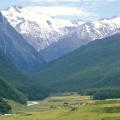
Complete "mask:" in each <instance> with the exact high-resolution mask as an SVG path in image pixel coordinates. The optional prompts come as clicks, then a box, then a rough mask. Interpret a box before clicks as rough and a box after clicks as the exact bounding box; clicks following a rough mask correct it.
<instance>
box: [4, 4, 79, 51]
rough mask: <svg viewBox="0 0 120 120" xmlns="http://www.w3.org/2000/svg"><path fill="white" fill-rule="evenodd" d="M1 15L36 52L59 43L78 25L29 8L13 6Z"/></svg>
mask: <svg viewBox="0 0 120 120" xmlns="http://www.w3.org/2000/svg"><path fill="white" fill-rule="evenodd" d="M2 14H3V15H4V16H5V17H6V18H7V19H8V21H9V22H10V24H11V25H12V26H13V27H14V28H15V29H16V30H17V31H18V32H19V33H21V34H22V35H23V36H24V38H25V39H26V40H27V42H28V43H29V44H31V45H32V46H33V47H34V48H35V49H36V50H37V51H40V50H42V49H44V48H46V47H47V46H49V45H50V44H52V43H54V42H57V41H59V39H60V38H61V37H63V36H64V35H66V34H68V33H69V32H70V31H71V30H72V29H74V28H76V27H77V26H78V25H79V24H75V23H72V22H71V21H69V20H61V19H55V18H53V17H50V16H48V15H45V14H42V13H41V11H36V10H34V8H31V7H25V8H22V7H17V6H13V7H10V8H8V9H6V10H3V11H2Z"/></svg>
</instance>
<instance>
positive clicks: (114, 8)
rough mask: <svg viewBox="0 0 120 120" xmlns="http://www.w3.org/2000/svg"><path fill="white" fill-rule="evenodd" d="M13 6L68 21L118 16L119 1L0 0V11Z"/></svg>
mask: <svg viewBox="0 0 120 120" xmlns="http://www.w3.org/2000/svg"><path fill="white" fill-rule="evenodd" d="M14 5H16V6H23V7H29V6H30V7H35V9H39V10H40V11H41V13H44V14H48V15H49V16H52V17H55V18H60V19H69V20H75V19H79V20H99V19H101V18H111V17H112V16H120V0H0V10H3V9H6V8H8V7H10V6H14Z"/></svg>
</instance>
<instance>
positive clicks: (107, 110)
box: [0, 92, 120, 120]
mask: <svg viewBox="0 0 120 120" xmlns="http://www.w3.org/2000/svg"><path fill="white" fill-rule="evenodd" d="M71 93H72V94H71ZM90 98H91V97H90V96H80V95H78V93H74V92H70V93H62V94H56V95H52V96H51V97H48V98H46V99H45V100H43V101H39V104H37V105H32V106H29V107H27V106H24V105H21V104H18V103H15V102H13V101H9V104H10V105H11V106H12V108H13V109H12V113H14V115H11V116H0V120H16V119H17V120H66V119H69V120H73V119H75V120H119V119H120V99H106V100H92V99H90Z"/></svg>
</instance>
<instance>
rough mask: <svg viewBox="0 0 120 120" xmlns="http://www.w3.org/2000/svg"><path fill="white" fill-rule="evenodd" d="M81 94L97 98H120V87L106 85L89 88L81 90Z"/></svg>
mask: <svg viewBox="0 0 120 120" xmlns="http://www.w3.org/2000/svg"><path fill="white" fill-rule="evenodd" d="M80 94H81V95H90V96H92V98H93V99H95V100H104V99H111V98H120V87H105V88H94V89H87V90H83V91H81V92H80Z"/></svg>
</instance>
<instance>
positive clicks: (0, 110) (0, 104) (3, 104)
mask: <svg viewBox="0 0 120 120" xmlns="http://www.w3.org/2000/svg"><path fill="white" fill-rule="evenodd" d="M10 110H11V106H10V105H8V103H7V101H5V100H4V99H3V98H1V97H0V114H4V113H9V111H10Z"/></svg>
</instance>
